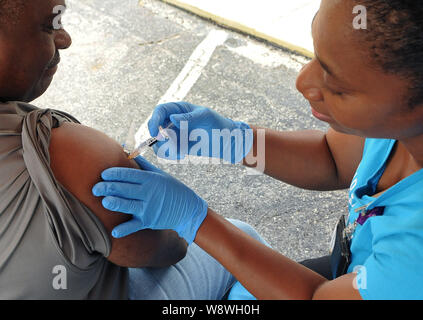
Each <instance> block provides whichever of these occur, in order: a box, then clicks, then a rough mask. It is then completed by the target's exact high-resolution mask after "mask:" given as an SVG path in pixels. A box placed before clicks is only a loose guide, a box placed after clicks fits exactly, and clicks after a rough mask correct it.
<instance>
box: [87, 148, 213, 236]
mask: <svg viewBox="0 0 423 320" xmlns="http://www.w3.org/2000/svg"><path fill="white" fill-rule="evenodd" d="M135 161H136V162H137V163H138V165H139V166H140V168H141V169H142V170H137V169H129V168H110V169H107V170H104V171H103V172H102V174H101V177H102V178H103V180H104V182H99V183H97V184H96V185H95V186H94V187H93V189H92V192H93V194H94V195H95V196H98V197H105V198H104V199H103V200H102V204H103V206H104V207H105V208H106V209H108V210H110V211H116V212H123V213H127V214H132V215H133V217H132V219H131V220H129V221H127V222H124V223H122V224H121V225H119V226H117V227H115V228H114V229H113V231H112V235H113V237H115V238H121V237H125V236H127V235H129V234H131V233H134V232H136V231H139V230H142V229H154V230H166V229H170V230H175V231H176V232H177V233H178V234H179V236H180V237H182V238H184V239H185V240H186V241H187V242H188V244H191V243H192V242H193V241H194V239H195V236H196V234H197V231H198V229H199V227H200V225H201V224H202V222H203V221H204V219H205V218H206V216H207V208H208V205H207V203H206V201H204V200H203V199H201V198H200V197H199V196H198V195H197V194H196V193H195V192H194V191H192V190H191V189H190V188H188V187H187V186H186V185H184V184H183V183H182V182H180V181H178V180H176V179H175V178H173V177H172V176H170V175H169V174H167V173H165V172H163V171H162V170H160V169H159V168H157V167H155V166H153V165H152V164H150V163H149V162H148V161H147V160H145V159H144V158H143V157H141V156H138V157H137V158H136V159H135Z"/></svg>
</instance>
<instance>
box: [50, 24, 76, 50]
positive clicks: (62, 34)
mask: <svg viewBox="0 0 423 320" xmlns="http://www.w3.org/2000/svg"><path fill="white" fill-rule="evenodd" d="M54 41H55V43H56V48H57V49H59V50H64V49H67V48H69V47H70V46H71V44H72V38H71V36H70V35H69V33H67V32H66V30H65V29H60V30H58V32H57V33H56V38H55V39H54Z"/></svg>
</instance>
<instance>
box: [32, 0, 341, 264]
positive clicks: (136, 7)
mask: <svg viewBox="0 0 423 320" xmlns="http://www.w3.org/2000/svg"><path fill="white" fill-rule="evenodd" d="M67 5H68V10H67V12H66V14H65V15H64V16H63V21H64V26H65V28H66V29H67V31H68V32H69V33H70V34H71V36H72V39H73V44H72V47H71V48H69V49H68V50H65V51H63V52H62V53H61V56H62V62H61V64H60V66H59V70H58V72H57V74H56V76H55V79H54V82H53V84H52V85H51V87H50V88H49V89H48V91H47V92H46V93H45V94H44V95H43V96H42V97H40V98H39V99H37V100H36V101H34V102H33V104H35V105H37V106H39V107H43V108H55V109H59V110H63V111H66V112H68V113H70V114H72V115H73V116H75V117H76V118H78V119H79V120H80V121H81V122H82V123H83V124H84V125H87V126H90V127H93V128H95V129H98V130H100V131H103V132H105V133H106V134H108V135H109V136H110V137H112V138H114V139H116V140H117V141H118V142H120V143H124V142H125V141H127V139H128V134H129V129H130V126H131V124H132V125H133V126H134V127H135V128H140V127H142V126H143V124H144V125H145V122H146V121H147V120H148V118H149V116H150V115H151V112H152V111H153V109H154V107H155V106H156V104H157V103H158V102H159V101H162V100H169V99H172V97H181V98H183V100H185V101H189V102H192V103H194V104H198V105H203V106H208V107H211V108H213V109H214V110H216V111H217V112H219V113H221V114H223V115H225V116H227V117H230V118H232V119H236V120H240V121H245V122H247V123H250V124H254V125H259V126H263V127H268V128H273V129H277V130H289V131H293V130H301V129H321V130H326V129H327V125H326V124H324V123H321V122H319V121H318V120H316V119H315V118H313V117H312V115H311V113H310V107H309V105H308V103H307V102H306V101H305V100H304V98H303V97H302V96H301V95H300V94H299V93H298V92H297V90H296V88H295V79H296V76H297V74H298V72H299V70H300V68H301V67H302V66H303V65H304V63H306V62H307V61H308V60H307V58H305V57H303V56H300V55H297V54H294V53H291V52H288V51H285V50H283V49H281V48H277V47H274V46H271V45H269V44H266V43H264V42H260V41H257V40H255V39H252V38H249V37H248V36H245V35H242V34H239V33H236V32H232V31H230V30H227V29H223V28H221V27H219V26H217V25H214V24H213V23H211V22H209V21H206V20H203V19H201V18H198V17H196V16H193V15H191V14H189V13H187V12H185V11H182V10H180V9H177V8H175V7H172V6H170V5H168V4H165V3H163V2H161V1H157V0H144V1H142V2H141V3H138V2H137V1H132V0H131V1H130V0H108V1H100V0H78V1H77V0H67ZM216 32H217V33H216ZM215 34H218V35H219V37H221V36H222V34H223V35H224V37H223V39H222V38H221V39H220V41H221V43H220V42H213V41H214V40H213V37H212V38H210V36H211V35H215ZM207 39H211V42H209V43H208V44H207V46H206V49H205V50H204V52H206V51H207V50H209V51H208V53H209V56H207V54H206V53H204V52H203V54H202V55H200V56H201V59H202V60H201V61H202V62H201V63H200V62H198V61H196V60H195V57H194V56H195V54H194V53H198V50H199V48H200V47H201V45H202V44H204V43H205V41H206V40H207ZM213 44H214V46H213ZM194 60H195V61H194ZM193 61H194V64H193V65H192V66H191V67H190V63H192V62H193ZM184 70H185V71H186V74H187V76H186V77H185V78H184V79H185V80H178V79H181V78H183V75H184ZM187 79H190V80H191V82H189V81H188V80H187ZM178 81H181V82H180V83H179V82H178ZM178 85H179V86H178ZM175 87H177V89H172V88H175ZM182 87H184V88H185V89H186V91H185V92H182V89H181V88H182ZM172 90H174V91H173V92H172ZM145 156H146V158H147V159H148V160H150V161H151V162H152V163H154V164H156V165H158V166H160V167H161V168H162V169H164V170H166V171H168V172H170V173H171V174H172V175H174V176H176V177H177V178H178V179H180V180H181V181H183V182H184V183H185V184H187V185H188V186H189V187H191V188H192V189H193V190H195V191H196V192H197V193H198V194H199V195H200V196H201V197H203V198H204V199H205V200H206V201H208V203H209V206H210V207H211V208H213V209H214V210H215V211H217V212H219V213H220V214H222V215H223V216H225V217H227V218H235V219H240V220H243V221H246V222H248V223H250V224H251V225H252V226H254V227H255V228H256V229H257V230H258V232H259V233H260V234H261V235H262V236H263V237H264V238H265V239H266V240H267V241H268V243H269V244H270V245H271V246H272V247H274V248H275V249H276V250H278V251H280V252H281V253H283V254H285V255H286V256H288V257H289V258H291V259H294V260H302V259H307V258H312V257H318V256H322V255H326V254H327V253H328V246H329V242H330V236H331V233H332V230H333V228H334V225H335V224H336V222H337V220H338V218H339V216H340V215H341V214H343V213H346V212H347V192H346V191H336V192H324V193H323V192H313V191H306V190H301V189H298V188H295V187H292V186H289V185H287V184H285V183H282V182H280V181H277V180H275V179H272V178H270V177H267V176H264V175H251V174H249V172H248V171H247V169H246V168H245V167H242V166H240V165H235V166H231V165H210V164H209V165H206V164H194V163H190V164H184V165H181V164H179V165H178V164H173V163H167V164H163V163H158V162H157V159H156V157H155V155H154V153H153V152H152V151H151V150H150V151H148V152H147V154H146V155H145ZM311 156H312V155H311Z"/></svg>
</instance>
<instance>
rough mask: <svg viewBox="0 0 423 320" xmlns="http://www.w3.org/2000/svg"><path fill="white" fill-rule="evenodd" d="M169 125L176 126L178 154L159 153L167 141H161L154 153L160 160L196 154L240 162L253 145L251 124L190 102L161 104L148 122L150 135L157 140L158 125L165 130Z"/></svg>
mask: <svg viewBox="0 0 423 320" xmlns="http://www.w3.org/2000/svg"><path fill="white" fill-rule="evenodd" d="M170 123H173V124H174V125H175V126H174V129H173V130H174V132H175V133H176V140H177V141H172V142H173V148H174V149H173V150H176V152H168V153H169V154H168V155H166V154H165V152H163V153H160V152H159V150H160V147H161V146H163V144H165V143H167V141H161V142H159V143H157V144H156V145H155V146H154V151H155V152H156V154H157V155H158V156H159V157H162V158H167V159H169V160H179V159H184V158H185V156H186V155H194V156H202V157H214V158H219V159H224V160H225V161H228V162H231V163H238V162H240V161H242V159H244V158H245V156H246V155H247V154H248V153H249V152H250V150H251V148H252V146H253V132H252V130H251V128H250V127H249V126H248V124H246V123H243V122H237V121H233V120H231V119H227V118H225V117H223V116H221V115H220V114H218V113H217V112H215V111H213V110H211V109H209V108H205V107H201V106H196V105H193V104H190V103H187V102H171V103H165V104H161V105H158V106H157V107H156V109H155V110H154V112H153V115H152V117H151V119H150V121H149V122H148V129H149V131H150V134H151V136H152V137H156V136H157V135H158V134H159V129H158V128H159V126H161V127H163V128H165V127H167V126H168V125H169V124H170ZM184 130H185V132H184ZM222 130H223V131H222ZM213 131H214V134H213ZM231 134H232V137H231ZM221 135H227V138H223V139H221V138H220V137H221ZM199 137H201V140H200V139H199ZM235 137H236V138H235ZM171 140H172V138H171ZM190 140H192V141H190ZM197 140H198V141H197ZM204 140H206V141H204ZM200 141H201V143H200ZM193 147H194V148H193ZM200 147H201V148H200ZM172 153H173V156H172Z"/></svg>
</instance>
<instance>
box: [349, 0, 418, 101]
mask: <svg viewBox="0 0 423 320" xmlns="http://www.w3.org/2000/svg"><path fill="white" fill-rule="evenodd" d="M354 2H355V3H357V4H360V5H363V6H365V7H366V9H367V19H368V20H367V31H366V33H365V34H366V35H365V41H366V43H367V44H368V45H369V47H370V49H371V50H370V58H371V59H372V61H373V62H375V63H376V65H377V66H378V67H379V68H381V69H382V71H384V72H386V73H391V74H396V75H399V76H401V77H403V78H404V79H406V80H409V82H410V88H409V89H410V91H409V97H408V104H409V106H410V107H415V106H417V105H420V104H422V103H423V5H422V3H421V2H420V1H418V0H354Z"/></svg>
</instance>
